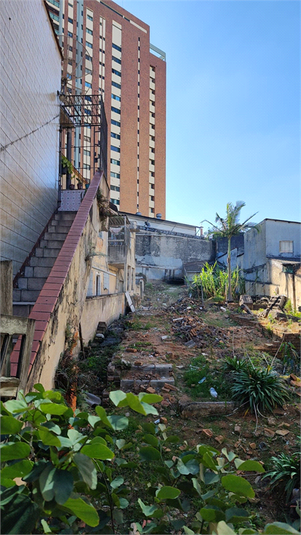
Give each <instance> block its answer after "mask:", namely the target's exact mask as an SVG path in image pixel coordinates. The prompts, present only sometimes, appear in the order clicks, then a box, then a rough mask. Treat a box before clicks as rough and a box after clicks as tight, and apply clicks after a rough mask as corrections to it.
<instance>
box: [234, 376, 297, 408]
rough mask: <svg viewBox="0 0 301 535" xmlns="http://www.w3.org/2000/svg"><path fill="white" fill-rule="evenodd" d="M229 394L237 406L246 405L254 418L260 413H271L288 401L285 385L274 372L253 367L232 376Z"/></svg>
mask: <svg viewBox="0 0 301 535" xmlns="http://www.w3.org/2000/svg"><path fill="white" fill-rule="evenodd" d="M231 393H232V399H233V400H234V401H236V402H237V403H238V404H240V405H246V404H248V405H249V406H250V409H251V411H252V412H254V413H255V415H256V417H257V416H258V414H261V413H262V412H272V410H273V408H274V407H276V406H280V407H282V406H283V404H284V403H285V402H286V401H287V400H288V399H289V394H288V390H287V388H286V386H285V384H284V383H283V381H282V380H281V379H280V377H278V376H277V375H276V373H275V372H274V371H271V370H270V369H262V368H259V367H255V366H251V367H250V368H249V370H248V371H239V372H236V373H235V374H234V375H233V384H232V385H231Z"/></svg>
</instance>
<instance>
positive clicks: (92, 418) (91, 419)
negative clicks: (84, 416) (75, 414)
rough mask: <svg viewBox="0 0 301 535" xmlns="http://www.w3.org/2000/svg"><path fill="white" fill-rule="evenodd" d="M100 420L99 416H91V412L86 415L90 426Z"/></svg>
mask: <svg viewBox="0 0 301 535" xmlns="http://www.w3.org/2000/svg"><path fill="white" fill-rule="evenodd" d="M99 421H100V417H99V416H93V414H89V416H88V422H89V424H90V425H91V427H93V428H94V427H95V424H97V423H98V422H99Z"/></svg>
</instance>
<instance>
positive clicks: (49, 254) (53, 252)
mask: <svg viewBox="0 0 301 535" xmlns="http://www.w3.org/2000/svg"><path fill="white" fill-rule="evenodd" d="M35 255H36V256H37V257H38V258H54V259H56V257H57V255H58V250H57V249H47V247H37V248H36V250H35Z"/></svg>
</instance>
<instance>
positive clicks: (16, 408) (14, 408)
mask: <svg viewBox="0 0 301 535" xmlns="http://www.w3.org/2000/svg"><path fill="white" fill-rule="evenodd" d="M4 407H5V408H6V409H7V410H8V411H9V412H12V413H18V412H24V411H25V410H27V409H28V405H27V403H25V401H23V400H19V399H10V400H9V401H6V402H5V403H4Z"/></svg>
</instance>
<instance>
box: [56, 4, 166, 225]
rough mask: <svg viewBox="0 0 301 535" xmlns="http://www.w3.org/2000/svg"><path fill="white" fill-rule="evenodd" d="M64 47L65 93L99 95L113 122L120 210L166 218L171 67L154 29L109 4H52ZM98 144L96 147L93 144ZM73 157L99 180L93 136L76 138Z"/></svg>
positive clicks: (111, 160) (111, 150) (112, 173)
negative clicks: (168, 72) (168, 69)
mask: <svg viewBox="0 0 301 535" xmlns="http://www.w3.org/2000/svg"><path fill="white" fill-rule="evenodd" d="M47 2H48V5H49V8H50V11H51V16H52V18H53V22H54V24H55V29H56V31H57V33H58V35H62V37H61V39H62V44H63V45H64V55H65V62H64V73H63V74H64V76H65V79H66V88H65V91H68V92H69V93H85V95H86V98H87V101H89V100H88V99H89V96H90V95H95V94H101V95H102V98H103V100H104V105H105V112H106V117H107V123H108V179H109V180H110V188H111V192H110V196H111V201H112V202H113V203H114V204H115V205H116V206H117V207H118V209H120V210H122V211H126V212H132V213H135V212H140V213H141V214H143V215H145V216H148V217H155V216H156V215H157V214H158V213H160V214H161V215H162V217H163V218H165V158H166V62H165V54H164V52H162V51H161V50H160V49H158V48H156V47H154V46H153V45H151V44H150V28H149V26H148V25H147V24H145V23H144V22H142V21H141V20H139V19H137V18H136V17H135V16H133V15H132V14H130V13H129V12H127V11H125V10H124V9H122V8H121V7H120V6H119V5H117V4H115V3H114V2H111V1H110V0H107V1H106V2H102V1H100V0H78V1H75V0H65V1H63V0H61V1H60V2H58V1H57V0H47ZM92 145H93V144H92ZM73 146H74V147H77V148H73V160H74V165H75V167H76V168H78V169H80V170H81V172H82V174H83V175H84V177H85V178H86V179H89V178H90V175H91V176H92V175H93V171H94V168H95V161H94V159H95V154H92V151H91V132H89V128H88V127H87V128H86V127H85V128H82V131H81V132H76V133H75V136H74V141H73Z"/></svg>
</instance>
